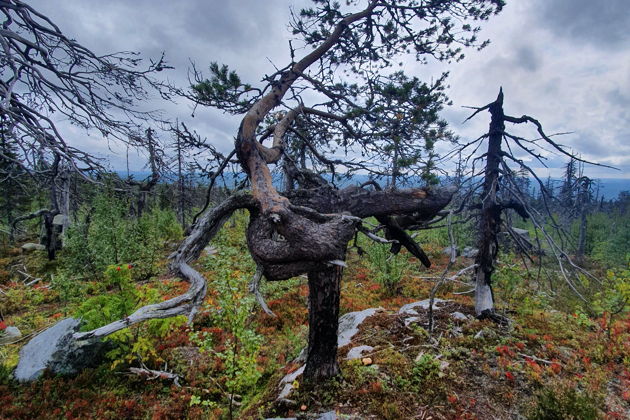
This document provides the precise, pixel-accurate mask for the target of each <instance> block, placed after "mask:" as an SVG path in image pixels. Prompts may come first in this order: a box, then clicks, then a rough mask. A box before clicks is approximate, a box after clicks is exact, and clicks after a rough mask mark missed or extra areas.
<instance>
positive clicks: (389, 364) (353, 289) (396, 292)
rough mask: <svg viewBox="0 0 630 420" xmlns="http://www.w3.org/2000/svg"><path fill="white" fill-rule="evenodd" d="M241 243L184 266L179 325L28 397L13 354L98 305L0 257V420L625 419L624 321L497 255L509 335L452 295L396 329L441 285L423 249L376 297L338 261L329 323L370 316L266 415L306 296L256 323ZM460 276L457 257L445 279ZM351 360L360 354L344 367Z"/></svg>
mask: <svg viewBox="0 0 630 420" xmlns="http://www.w3.org/2000/svg"><path fill="white" fill-rule="evenodd" d="M242 231H243V225H242V223H240V222H239V223H236V224H235V225H234V226H227V225H226V227H225V228H224V230H223V231H222V232H221V234H220V236H219V237H218V238H217V240H216V241H214V242H213V246H214V247H215V248H216V252H210V253H209V255H205V256H204V257H202V258H201V259H200V260H199V262H198V268H199V269H200V271H201V272H202V273H203V274H204V275H205V276H206V278H207V279H208V285H209V287H208V290H209V293H208V297H207V299H206V302H205V304H204V306H203V308H202V310H201V311H200V313H199V314H198V316H197V317H196V319H195V322H194V324H193V325H192V326H187V325H185V323H184V322H183V321H182V320H181V319H178V320H173V321H171V322H169V323H166V324H165V323H161V324H159V325H158V324H155V325H151V323H148V324H145V325H139V326H134V327H132V328H131V329H130V330H131V333H129V334H124V335H120V336H117V337H113V338H112V340H113V342H114V346H115V351H112V352H110V353H109V354H108V356H107V358H106V359H105V360H104V361H103V362H102V363H101V364H100V366H98V367H96V368H94V369H87V370H85V371H84V372H83V373H81V374H79V375H78V376H75V377H55V376H53V375H50V374H46V375H44V377H43V378H42V379H40V380H38V381H36V382H33V383H29V384H18V383H16V382H14V381H12V380H11V379H10V372H11V371H12V370H13V369H14V367H15V366H16V364H17V362H18V352H19V349H20V348H21V346H23V345H24V344H25V343H26V342H27V341H28V340H29V339H30V338H31V337H32V336H33V335H34V334H36V333H37V332H39V331H41V330H42V329H44V328H47V327H48V326H50V325H52V324H54V323H55V322H56V321H57V320H59V319H62V318H65V317H68V316H72V315H74V313H75V311H76V310H77V308H78V307H79V306H80V304H81V301H82V300H85V298H86V297H88V296H90V295H92V294H94V293H96V291H97V290H99V288H98V287H97V286H98V284H97V283H98V280H94V281H93V282H89V281H88V282H85V285H84V286H85V287H84V288H83V289H82V290H84V293H85V295H84V296H83V297H82V298H80V299H76V298H75V299H74V300H73V299H67V300H64V299H62V296H63V294H61V293H60V292H59V288H58V287H51V284H50V273H51V272H53V270H54V264H51V263H48V262H47V261H46V260H45V259H44V256H43V255H39V254H38V253H33V254H24V255H23V254H20V252H19V249H17V248H16V249H8V250H5V253H4V255H0V270H2V273H0V287H1V290H2V293H1V294H0V299H1V300H0V303H1V308H2V314H3V316H4V323H5V325H12V326H17V327H19V328H20V330H21V331H22V333H23V334H24V337H23V339H22V340H21V341H19V342H17V343H15V344H11V345H8V346H1V347H0V419H34V418H37V419H61V418H64V419H88V418H93V419H136V418H137V419H183V418H190V419H206V418H217V419H219V418H230V417H232V418H238V419H258V418H261V419H262V418H267V417H297V418H313V416H314V415H316V414H317V413H323V412H327V411H331V410H334V411H335V412H336V413H337V416H338V417H339V418H349V419H370V418H373V419H494V418H496V419H518V418H532V419H544V418H576V419H591V418H593V419H595V418H606V419H627V418H630V315H629V314H628V313H627V312H626V313H621V314H617V315H616V317H615V318H613V319H612V320H611V316H610V314H608V315H607V314H606V313H604V316H602V317H599V318H595V319H593V318H590V317H588V316H586V315H585V314H584V313H583V312H581V311H579V310H577V309H576V307H577V306H576V305H575V304H574V303H573V301H571V300H570V299H569V298H566V297H563V295H562V294H561V293H558V294H557V295H556V296H555V297H554V298H549V297H547V298H545V296H546V294H545V293H544V292H543V291H542V290H543V289H541V288H540V287H539V286H540V285H538V284H537V283H536V281H535V280H534V279H533V276H532V275H531V274H527V273H526V271H525V270H524V268H523V267H522V264H521V263H520V262H519V259H518V258H515V257H512V256H509V255H505V256H502V257H501V264H500V265H499V273H498V275H497V279H498V284H497V296H496V298H497V301H498V307H499V308H501V310H502V311H503V312H504V313H505V314H506V315H507V316H508V317H509V318H510V319H511V324H510V325H509V326H507V327H502V326H498V325H496V324H493V323H492V322H490V321H479V320H476V319H475V318H474V316H473V314H474V307H473V301H472V297H471V294H466V293H464V294H456V293H460V292H466V291H468V290H469V289H470V287H469V286H467V285H465V284H462V283H459V282H448V283H447V284H445V286H444V287H443V288H442V289H441V290H440V291H439V292H438V297H439V298H441V299H446V300H448V301H449V302H447V303H446V304H444V305H443V306H441V307H440V308H439V309H437V310H436V311H435V325H434V329H433V331H432V332H431V333H429V331H428V330H427V329H428V326H427V320H428V315H427V313H426V311H422V310H420V311H418V312H419V315H418V318H419V319H418V320H417V321H416V322H411V323H405V320H404V319H403V318H402V317H401V315H400V314H399V313H398V310H399V308H400V307H401V306H403V305H405V304H407V303H410V302H414V301H419V300H423V299H426V298H428V296H429V291H430V289H431V287H432V286H433V284H434V281H435V277H439V276H441V274H442V272H443V271H444V267H445V265H446V262H447V261H446V260H447V257H446V256H445V255H443V254H442V252H441V250H442V248H443V247H442V246H439V245H438V244H433V243H425V244H424V247H425V250H426V251H427V253H428V255H429V256H430V257H431V259H432V261H433V268H431V269H428V270H426V269H420V267H419V264H418V262H417V261H415V260H413V259H411V258H409V259H408V258H407V257H408V256H407V255H405V254H403V255H402V256H401V257H399V258H403V266H404V267H403V268H404V269H403V271H402V273H401V275H400V281H399V282H397V283H395V284H394V285H393V286H392V287H390V288H389V289H388V288H387V287H385V286H384V283H383V281H382V278H383V276H382V270H383V269H385V268H387V267H385V268H384V267H379V266H378V263H375V260H374V259H373V258H372V259H370V258H369V255H364V256H363V257H360V256H359V255H358V253H357V252H356V250H355V249H353V250H351V251H350V252H349V258H348V265H349V267H348V268H347V269H346V270H345V272H344V278H343V282H342V298H341V313H342V314H345V313H348V312H353V311H360V310H364V309H367V308H382V310H380V311H378V312H377V313H376V314H375V315H374V316H372V317H370V318H368V319H367V320H366V321H365V322H364V323H362V324H361V326H360V328H359V332H358V333H357V334H356V335H355V336H354V337H353V339H352V342H351V344H349V345H348V346H345V347H342V348H341V349H340V350H339V363H340V366H341V369H342V372H343V375H342V376H341V377H339V378H338V379H336V380H334V381H331V382H330V383H327V384H325V385H319V386H316V387H315V388H313V387H309V386H307V385H305V384H302V383H301V378H300V377H297V378H296V380H295V381H293V383H292V384H293V387H294V390H293V392H292V394H290V395H289V396H288V397H287V398H286V399H283V400H278V399H277V397H278V394H279V391H280V385H281V384H280V381H281V379H282V378H283V377H284V376H285V375H287V374H289V373H291V372H294V371H295V370H296V369H298V367H299V366H300V363H297V362H295V359H296V358H297V356H298V355H299V353H300V351H301V350H302V349H303V348H304V346H305V345H306V337H307V332H308V331H307V325H308V322H307V320H308V312H307V305H306V302H307V294H308V287H307V284H306V279H305V278H296V279H292V280H290V281H286V282H279V283H271V284H265V285H264V286H263V288H262V291H263V294H264V295H265V296H266V299H267V303H268V305H269V307H270V309H271V310H272V311H273V312H274V313H275V315H276V316H270V315H266V314H264V313H263V312H262V310H261V309H260V307H259V306H257V305H256V304H255V303H254V301H253V299H252V298H251V297H250V295H249V294H248V291H247V284H248V282H249V279H250V278H251V276H252V274H253V271H254V266H253V264H252V262H251V261H250V258H249V254H248V252H247V247H246V244H245V242H244V238H243V234H242ZM167 254H168V250H167V249H165V250H164V256H166V255H167ZM368 254H369V253H368ZM381 263H383V262H382V261H381ZM471 263H472V261H471V260H467V259H465V258H459V259H458V262H457V263H456V265H455V266H454V267H453V268H452V272H456V271H458V270H460V269H461V268H463V267H466V266H467V265H470V264H471ZM16 264H20V266H22V267H23V268H24V269H26V270H28V272H29V273H30V274H31V275H33V276H38V277H41V278H42V279H43V280H42V281H40V282H37V283H35V284H34V285H31V286H25V285H24V284H23V283H22V282H21V281H16V280H15V279H13V278H12V273H13V271H12V270H14V267H15V266H16ZM384 264H389V262H385V263H384ZM161 265H162V266H163V267H165V263H164V261H162V264H161ZM399 266H400V264H399ZM399 268H400V267H399ZM387 269H389V268H387ZM379 271H381V272H379ZM451 274H452V273H451ZM451 274H449V275H451ZM393 275H396V274H393ZM431 277H433V278H431ZM3 279H4V280H3ZM460 280H464V279H460ZM136 287H137V290H138V293H139V295H141V296H143V301H147V300H151V299H153V300H155V299H157V300H160V299H166V298H169V297H173V296H176V295H177V294H179V293H181V292H182V291H185V290H186V288H187V284H186V283H184V282H182V281H180V280H178V279H177V278H174V277H171V276H169V275H168V274H167V272H166V269H165V268H163V272H162V274H161V275H158V276H154V277H152V278H151V279H148V280H146V281H143V282H139V283H137V284H136ZM109 293H115V292H114V291H110V292H109ZM453 312H459V313H461V314H463V315H465V317H461V316H460V317H459V318H460V319H456V318H454V317H453V316H452V313H453ZM359 345H365V346H370V347H372V349H371V350H369V352H367V353H365V354H364V355H363V356H364V357H363V358H358V359H353V360H348V359H346V355H347V353H348V351H349V350H350V348H352V347H356V346H359ZM141 366H146V367H148V368H151V369H155V370H164V371H168V372H172V373H175V374H177V375H179V378H180V379H179V384H180V385H181V386H178V385H177V384H174V383H172V381H170V380H166V379H160V378H157V379H154V380H146V378H145V377H140V376H137V375H132V374H131V373H130V372H129V369H128V368H129V367H141ZM553 416H556V417H553ZM570 416H573V417H570Z"/></svg>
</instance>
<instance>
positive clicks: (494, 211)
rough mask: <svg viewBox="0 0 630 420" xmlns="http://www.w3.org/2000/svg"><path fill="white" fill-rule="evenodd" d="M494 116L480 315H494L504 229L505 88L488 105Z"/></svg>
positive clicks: (482, 229) (482, 228)
mask: <svg viewBox="0 0 630 420" xmlns="http://www.w3.org/2000/svg"><path fill="white" fill-rule="evenodd" d="M489 111H490V115H491V120H490V131H489V136H488V152H487V155H486V169H485V175H484V183H483V192H482V195H481V200H482V203H481V218H480V220H479V246H478V248H479V253H478V254H477V258H476V260H475V263H476V264H477V268H476V269H475V283H476V286H475V313H476V314H477V317H478V318H486V317H490V318H492V317H493V315H494V298H493V294H492V273H493V271H494V262H495V258H496V255H497V251H498V248H497V235H498V233H499V232H500V230H501V207H500V206H499V205H498V203H497V190H498V189H499V165H500V161H501V141H502V139H503V133H504V132H505V118H504V114H503V91H500V92H499V96H498V97H497V99H496V101H494V102H493V103H492V104H490V106H489Z"/></svg>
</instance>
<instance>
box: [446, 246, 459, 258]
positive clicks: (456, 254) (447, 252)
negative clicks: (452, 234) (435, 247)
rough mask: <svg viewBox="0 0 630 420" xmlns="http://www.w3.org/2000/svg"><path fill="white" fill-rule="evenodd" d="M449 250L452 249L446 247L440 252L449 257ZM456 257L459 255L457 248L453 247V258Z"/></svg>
mask: <svg viewBox="0 0 630 420" xmlns="http://www.w3.org/2000/svg"><path fill="white" fill-rule="evenodd" d="M451 249H452V247H451V246H447V247H446V248H444V249H443V250H442V254H444V255H449V256H450V255H451ZM458 255H459V248H457V247H455V256H458Z"/></svg>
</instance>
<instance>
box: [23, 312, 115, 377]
mask: <svg viewBox="0 0 630 420" xmlns="http://www.w3.org/2000/svg"><path fill="white" fill-rule="evenodd" d="M80 325H81V321H80V320H79V319H75V318H66V319H64V320H62V321H59V322H58V323H57V324H55V325H53V326H52V327H50V328H48V329H46V330H44V331H42V332H41V333H39V334H38V335H37V336H35V337H34V338H33V339H32V340H31V341H29V342H28V343H27V344H26V345H25V346H24V347H22V350H20V361H19V362H18V365H17V367H16V368H15V371H14V372H13V376H14V378H15V379H16V380H17V381H20V382H29V381H34V380H36V379H38V378H39V377H40V376H41V375H42V374H43V373H44V371H45V370H46V369H49V370H50V371H51V372H53V373H56V374H61V375H73V374H76V373H79V372H80V371H81V370H83V369H85V368H87V367H94V366H96V365H98V363H99V362H100V361H101V360H102V356H103V355H104V353H105V351H106V350H107V349H108V348H109V347H110V346H109V345H108V344H107V343H104V342H102V341H100V340H83V341H76V340H74V338H73V337H72V334H74V333H75V332H76V331H78V329H79V326H80Z"/></svg>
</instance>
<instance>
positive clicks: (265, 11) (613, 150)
mask: <svg viewBox="0 0 630 420" xmlns="http://www.w3.org/2000/svg"><path fill="white" fill-rule="evenodd" d="M29 3H30V4H32V5H33V6H34V7H35V8H36V9H38V10H40V11H41V12H43V13H45V14H46V15H48V16H49V17H50V18H51V19H52V20H53V21H54V22H56V23H57V24H58V26H59V27H60V28H61V29H62V30H63V31H64V32H65V33H66V34H67V35H69V36H71V37H73V38H75V39H77V40H78V41H79V42H81V43H82V44H84V45H85V46H87V47H89V48H91V49H92V50H94V51H95V52H97V53H108V52H113V51H122V50H127V51H138V52H140V53H142V55H143V56H145V57H159V56H160V54H161V52H162V51H164V52H165V53H166V57H167V60H168V62H169V63H170V64H171V65H173V66H175V68H176V69H175V70H171V71H170V72H169V78H170V79H171V80H172V81H173V82H175V83H177V84H180V85H184V84H185V82H186V77H187V76H186V74H187V68H188V67H189V64H190V60H192V61H194V62H195V63H196V64H197V66H198V67H199V68H202V69H203V68H205V67H207V65H208V64H209V63H210V62H211V61H218V62H222V63H225V64H228V65H230V67H233V68H235V69H237V70H238V72H239V74H240V75H241V76H242V78H243V79H244V80H246V81H252V82H255V81H258V80H260V79H261V77H262V76H263V75H264V74H268V73H272V72H273V71H274V70H273V69H274V67H273V65H274V64H275V65H277V66H278V67H283V66H284V65H286V63H287V62H288V48H287V45H288V39H289V33H288V31H287V25H286V22H287V18H288V16H289V7H291V6H293V7H295V8H299V5H300V4H303V3H304V1H300V2H296V1H281V0H265V1H263V0H230V1H226V0H186V1H168V0H134V1H132V0H108V1H107V2H103V1H96V0H62V1H50V0H32V1H30V2H29ZM507 3H508V4H507V6H506V8H505V9H504V11H503V12H502V13H501V14H500V15H498V16H495V17H493V18H491V20H490V21H489V22H486V23H485V24H484V29H483V32H482V34H481V37H482V39H483V38H488V39H490V40H491V44H490V45H489V46H488V47H487V48H486V49H484V50H482V51H481V52H476V51H472V50H470V51H468V52H467V57H466V58H465V59H464V60H463V61H462V62H460V63H457V64H452V65H449V66H448V67H446V66H445V65H442V64H431V65H429V66H421V65H418V64H415V63H412V62H408V63H407V64H406V66H405V70H406V72H407V73H409V74H411V75H414V76H418V77H420V78H426V79H430V78H432V77H433V78H435V77H437V76H438V75H439V74H440V73H441V72H442V71H444V70H448V71H450V78H449V85H450V88H449V91H448V93H449V96H450V98H451V99H452V101H453V106H451V107H449V108H448V109H445V111H444V114H443V116H444V117H445V118H446V119H447V120H448V121H449V122H450V123H451V126H452V129H453V130H454V131H456V132H457V133H458V134H459V135H460V136H461V137H462V138H463V139H471V138H476V137H478V136H479V135H480V134H482V133H483V132H484V131H485V130H487V124H488V115H480V116H479V117H477V118H476V119H475V120H473V121H471V122H468V123H466V124H464V125H462V121H463V120H464V119H465V118H466V116H467V115H468V114H469V112H470V110H467V109H465V108H463V106H480V105H485V104H486V103H488V102H491V101H492V100H493V99H494V98H495V97H496V94H497V92H498V89H499V87H500V86H502V87H503V90H504V93H505V102H504V105H505V110H506V113H508V114H510V115H514V116H520V115H522V114H528V115H531V116H533V117H535V118H537V119H538V120H539V121H541V122H542V123H543V124H544V126H545V128H546V130H547V131H548V132H549V133H553V132H566V131H570V132H572V134H570V135H566V136H562V137H558V138H557V139H558V141H559V142H561V143H562V144H564V145H566V146H568V147H569V148H571V149H573V150H575V151H577V152H579V153H581V154H582V156H583V157H584V158H585V159H589V160H594V161H598V162H601V163H605V164H609V165H613V166H616V167H618V168H619V169H620V171H613V170H609V169H602V168H595V167H590V168H588V169H587V174H588V175H590V176H592V177H601V178H620V177H623V178H630V35H629V34H630V31H629V30H628V28H630V4H629V3H628V0H605V1H604V0H601V1H593V0H519V1H516V0H508V1H507ZM160 106H161V107H162V108H163V109H165V111H166V112H167V113H168V114H169V115H170V116H172V117H178V118H179V119H180V120H184V121H188V122H189V124H190V126H191V127H194V128H195V129H196V130H197V131H198V132H199V133H200V134H202V135H203V136H205V137H207V138H208V139H209V140H211V141H212V142H213V143H215V144H217V145H219V148H220V149H222V150H224V151H228V150H230V147H231V145H232V141H233V137H234V135H235V133H236V129H237V127H238V123H239V120H238V118H234V117H228V116H226V115H223V114H221V113H218V112H216V111H211V110H206V109H198V110H197V111H196V112H195V117H194V118H192V117H191V113H192V108H191V105H190V104H188V103H185V102H183V101H182V102H180V103H178V104H166V105H160ZM64 129H65V130H67V133H68V137H70V138H71V141H72V142H73V143H75V144H77V145H81V146H83V147H85V148H86V149H88V150H91V151H93V152H94V153H97V154H101V155H108V156H109V157H110V159H111V162H112V165H113V167H114V168H116V169H122V168H123V167H124V166H125V163H124V162H125V159H124V153H117V154H115V155H112V152H111V151H110V150H109V149H108V146H107V144H106V143H105V142H104V141H103V140H102V139H100V138H98V136H95V135H91V136H85V134H84V133H82V132H79V131H78V130H76V129H73V128H71V127H65V126H64ZM518 133H519V134H523V135H528V136H529V137H535V133H534V132H532V131H529V132H527V131H518ZM114 151H117V149H116V148H115V147H114ZM131 164H132V167H135V168H136V169H140V167H141V166H142V163H141V160H140V159H132V162H131ZM563 164H564V162H563V159H559V158H554V157H551V158H550V159H549V166H551V167H552V168H554V167H555V168H561V167H562V165H563ZM534 166H540V165H534ZM558 171H560V169H556V170H553V169H552V175H553V174H557V173H558ZM541 174H543V175H546V172H543V171H542V170H541Z"/></svg>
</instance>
